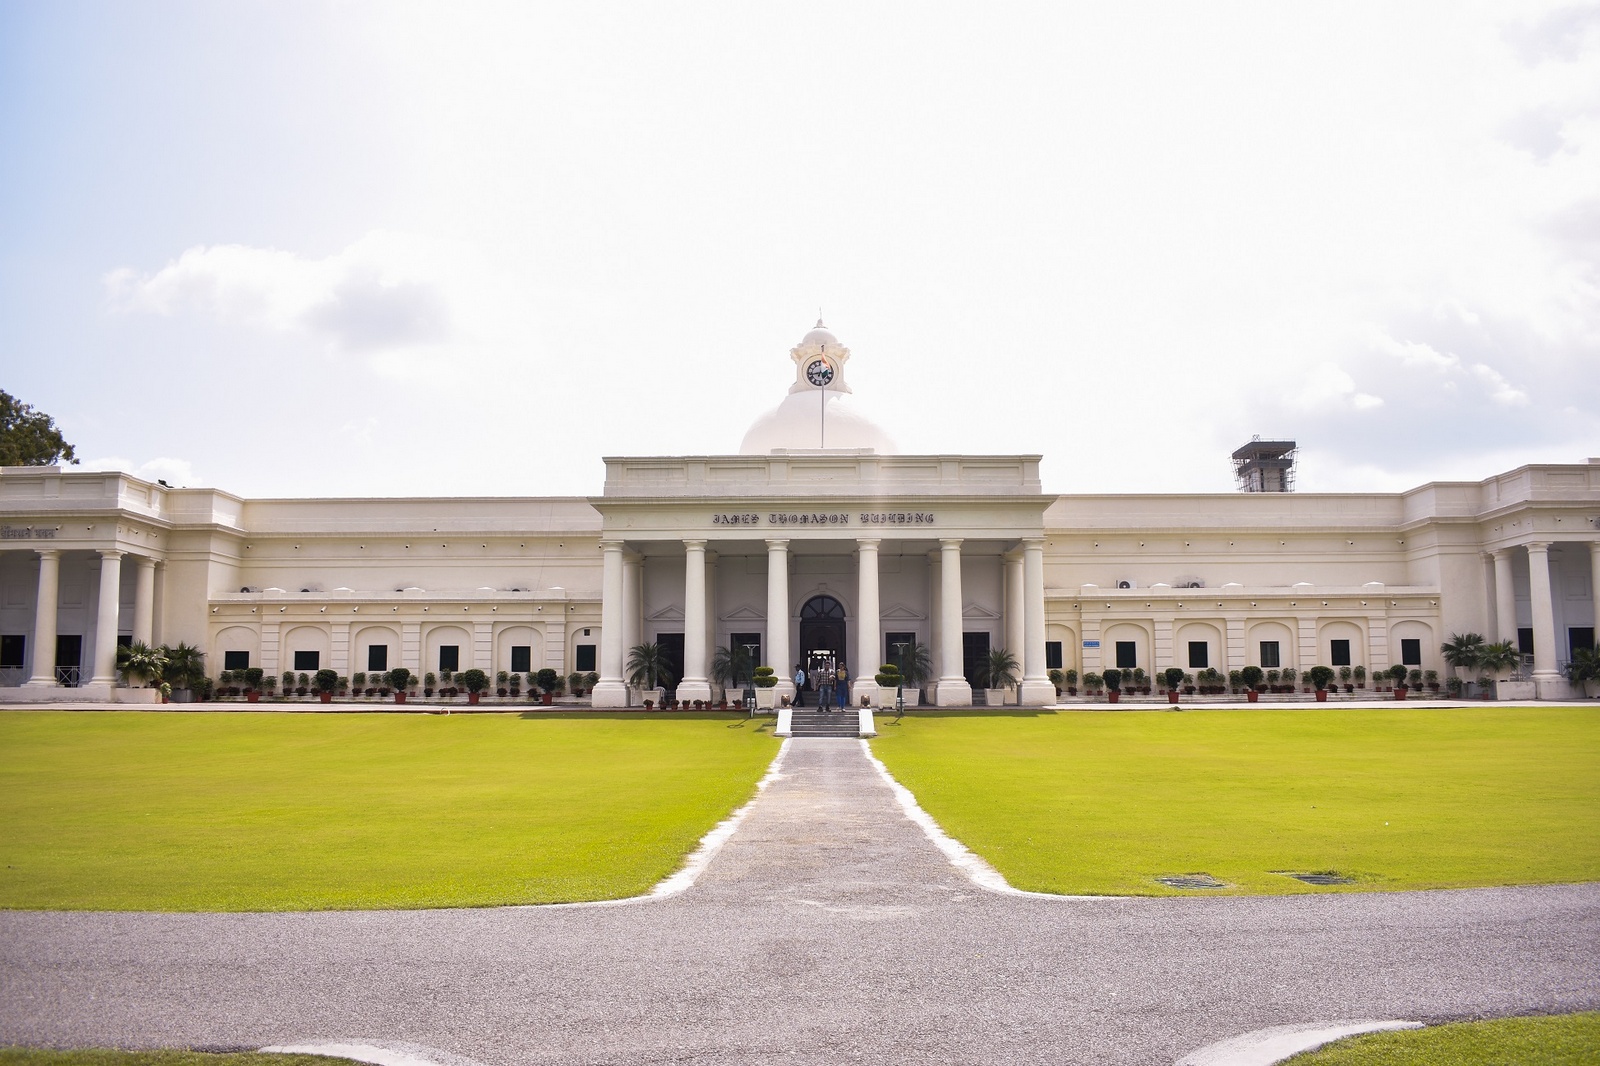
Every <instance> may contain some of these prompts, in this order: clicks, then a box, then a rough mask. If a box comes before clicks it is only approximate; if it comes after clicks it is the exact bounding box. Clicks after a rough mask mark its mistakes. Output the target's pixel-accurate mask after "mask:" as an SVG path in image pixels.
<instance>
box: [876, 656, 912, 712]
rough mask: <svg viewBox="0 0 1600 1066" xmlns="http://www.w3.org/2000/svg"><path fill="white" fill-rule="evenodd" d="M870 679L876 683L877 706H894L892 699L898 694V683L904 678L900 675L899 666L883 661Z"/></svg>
mask: <svg viewBox="0 0 1600 1066" xmlns="http://www.w3.org/2000/svg"><path fill="white" fill-rule="evenodd" d="M872 679H873V680H874V681H876V682H877V683H878V706H879V707H883V708H892V707H894V701H895V699H896V697H898V696H899V695H900V683H901V682H902V681H903V680H905V679H904V678H902V677H901V676H900V668H899V667H898V666H896V665H895V664H894V663H884V664H883V665H882V666H880V667H878V672H877V673H876V674H874V675H873V676H872Z"/></svg>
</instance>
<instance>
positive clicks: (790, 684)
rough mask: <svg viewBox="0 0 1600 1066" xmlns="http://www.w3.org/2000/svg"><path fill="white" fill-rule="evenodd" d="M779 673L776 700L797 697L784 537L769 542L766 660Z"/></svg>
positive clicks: (786, 544) (786, 553) (774, 696)
mask: <svg viewBox="0 0 1600 1066" xmlns="http://www.w3.org/2000/svg"><path fill="white" fill-rule="evenodd" d="M756 665H758V666H770V667H772V669H773V670H775V671H776V672H777V674H778V684H777V687H776V688H775V689H774V690H773V699H774V700H775V701H776V702H777V703H778V704H780V705H781V704H782V703H783V697H785V696H788V697H789V699H790V701H791V702H792V701H793V700H794V694H795V690H794V660H793V659H791V658H790V657H789V542H788V541H787V540H784V539H782V538H779V539H775V540H769V541H767V661H766V662H765V663H757V664H756Z"/></svg>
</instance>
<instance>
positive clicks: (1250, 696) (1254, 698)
mask: <svg viewBox="0 0 1600 1066" xmlns="http://www.w3.org/2000/svg"><path fill="white" fill-rule="evenodd" d="M1244 698H1245V699H1247V700H1249V701H1250V702H1251V703H1260V702H1261V693H1259V692H1257V691H1256V690H1255V689H1251V690H1250V691H1249V692H1247V693H1245V696H1244Z"/></svg>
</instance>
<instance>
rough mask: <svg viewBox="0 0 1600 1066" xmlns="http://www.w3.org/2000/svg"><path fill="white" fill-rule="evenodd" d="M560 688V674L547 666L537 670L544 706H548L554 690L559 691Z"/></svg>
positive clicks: (554, 692)
mask: <svg viewBox="0 0 1600 1066" xmlns="http://www.w3.org/2000/svg"><path fill="white" fill-rule="evenodd" d="M560 688H561V675H560V674H558V673H556V672H555V671H554V670H552V669H551V668H550V667H548V666H547V667H545V668H544V669H543V670H540V671H539V689H540V691H541V692H542V693H543V697H542V699H543V700H544V704H545V706H547V707H548V706H549V705H550V702H551V701H552V700H554V699H555V696H556V692H557V691H559V690H560Z"/></svg>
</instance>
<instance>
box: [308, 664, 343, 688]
mask: <svg viewBox="0 0 1600 1066" xmlns="http://www.w3.org/2000/svg"><path fill="white" fill-rule="evenodd" d="M312 680H313V682H314V684H315V686H316V689H317V691H318V692H326V693H329V694H331V693H332V692H333V691H334V689H336V688H338V687H339V675H338V674H336V673H334V672H333V671H332V670H329V669H327V668H326V667H324V668H323V669H321V670H318V671H317V676H316V677H315V678H313V679H312Z"/></svg>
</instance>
